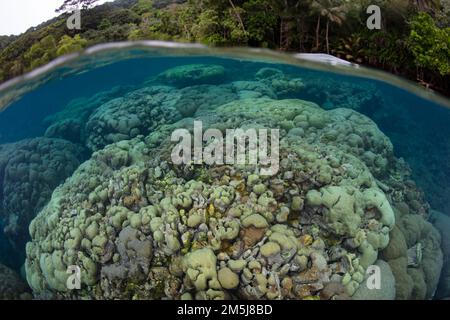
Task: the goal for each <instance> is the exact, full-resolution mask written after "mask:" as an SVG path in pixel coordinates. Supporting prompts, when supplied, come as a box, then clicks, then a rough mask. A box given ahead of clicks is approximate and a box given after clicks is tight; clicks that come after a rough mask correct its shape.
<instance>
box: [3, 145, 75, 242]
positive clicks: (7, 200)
mask: <svg viewBox="0 0 450 320" xmlns="http://www.w3.org/2000/svg"><path fill="white" fill-rule="evenodd" d="M82 159H83V150H82V149H81V148H80V147H78V146H76V145H74V144H72V143H70V142H68V141H65V140H60V139H49V138H35V139H29V140H23V141H20V142H16V143H11V144H5V145H0V217H1V218H2V219H4V221H5V228H4V232H5V234H6V236H7V237H8V238H9V239H11V240H14V241H13V243H14V244H15V245H16V246H17V247H19V248H20V247H22V246H24V245H25V242H26V241H27V238H28V234H27V233H28V232H27V231H28V230H27V226H28V224H29V223H30V221H31V220H32V219H33V218H34V217H35V215H36V214H37V213H38V212H39V211H40V210H41V209H42V207H44V206H45V204H46V203H47V201H48V200H50V197H51V194H52V192H53V190H54V189H55V188H56V187H57V186H58V185H59V184H60V183H62V182H63V181H64V179H66V178H67V177H68V176H70V175H71V174H72V173H73V172H74V171H75V169H76V168H77V167H78V166H79V164H80V161H81V160H82Z"/></svg>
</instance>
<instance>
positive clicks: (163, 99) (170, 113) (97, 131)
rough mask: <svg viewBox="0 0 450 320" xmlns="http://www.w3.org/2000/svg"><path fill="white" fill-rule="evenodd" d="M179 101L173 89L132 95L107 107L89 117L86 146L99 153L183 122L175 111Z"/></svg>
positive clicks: (104, 106)
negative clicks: (160, 126) (108, 146)
mask: <svg viewBox="0 0 450 320" xmlns="http://www.w3.org/2000/svg"><path fill="white" fill-rule="evenodd" d="M178 98H179V95H178V94H177V93H176V92H173V88H171V87H163V86H157V87H148V88H143V89H139V90H136V91H132V92H130V93H128V94H126V95H125V96H124V97H121V98H117V99H114V100H111V101H109V102H107V103H105V104H104V105H102V106H101V107H100V108H98V109H97V110H96V111H95V112H94V113H93V114H92V115H91V116H90V117H89V120H88V122H87V124H86V128H85V134H86V145H87V146H88V148H89V149H91V150H93V151H95V150H98V149H101V148H103V147H104V146H105V145H107V144H110V143H114V142H118V141H121V140H128V139H131V138H134V137H136V136H138V135H140V134H144V135H146V134H148V133H150V132H151V131H152V130H154V129H155V128H157V126H158V125H161V124H165V123H173V122H175V121H177V120H180V119H181V114H180V113H179V112H178V111H177V109H176V108H175V103H176V101H177V100H178Z"/></svg>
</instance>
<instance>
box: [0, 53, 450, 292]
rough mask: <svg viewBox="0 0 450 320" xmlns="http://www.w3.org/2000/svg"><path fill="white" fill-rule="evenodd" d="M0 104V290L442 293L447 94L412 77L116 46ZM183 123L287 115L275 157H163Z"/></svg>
mask: <svg viewBox="0 0 450 320" xmlns="http://www.w3.org/2000/svg"><path fill="white" fill-rule="evenodd" d="M11 98H14V99H13V100H11ZM0 102H3V103H4V109H3V111H2V112H1V113H0V219H1V220H0V225H1V226H2V232H1V233H0V264H1V265H2V266H4V267H2V268H1V269H0V270H4V269H6V268H9V269H11V270H14V271H15V272H17V275H16V277H15V278H13V279H14V281H16V282H18V283H22V286H17V285H14V283H12V281H13V280H11V278H10V280H9V281H10V282H11V283H9V284H5V285H4V286H3V287H2V286H0V298H2V297H3V298H6V299H9V298H29V297H30V294H29V293H31V294H32V295H33V296H34V297H35V298H38V299H39V298H45V299H47V298H55V299H68V298H89V299H113V298H119V299H132V298H138V299H162V298H169V299H180V298H190V299H191V298H193V299H213V298H224V299H230V298H239V299H249V298H250V299H349V298H353V299H432V298H435V299H440V298H444V297H448V294H449V293H450V291H449V290H450V287H449V286H448V285H449V284H450V282H449V281H450V278H449V277H450V265H449V264H448V262H447V261H448V256H449V254H450V249H449V245H450V238H449V236H448V229H449V228H450V217H449V215H450V202H449V200H448V199H450V183H449V181H450V164H449V163H450V162H449V161H448V160H449V155H450V138H449V137H450V127H449V125H448V124H449V123H450V109H449V108H448V105H450V102H449V101H448V100H446V98H442V97H439V96H438V95H434V94H431V93H429V92H426V91H425V90H423V89H420V88H418V87H416V86H415V85H413V84H411V83H407V82H403V81H402V80H399V79H396V78H393V77H391V76H388V75H385V74H382V73H375V72H372V71H370V70H366V69H363V68H356V67H354V66H333V65H330V64H325V63H318V64H314V63H308V62H305V61H302V60H298V59H294V58H292V57H289V56H284V55H277V54H274V53H269V52H255V51H248V52H246V51H245V50H236V51H232V50H226V51H223V52H220V50H215V51H212V50H206V49H202V48H188V49H176V48H169V49H168V48H163V49H162V48H150V49H143V48H139V49H137V48H122V49H115V50H111V51H108V50H107V51H101V52H93V53H92V52H91V54H86V55H83V56H80V57H78V58H77V57H75V58H73V59H69V60H67V61H65V62H64V63H63V64H60V65H57V66H55V67H53V68H51V69H49V70H48V71H47V72H42V73H40V74H37V75H36V76H35V77H33V78H29V79H22V80H19V81H18V82H17V83H13V84H11V85H9V86H6V87H4V88H3V89H2V91H1V92H0ZM7 102H10V103H7ZM194 119H195V120H197V121H202V123H203V129H204V130H206V129H208V128H209V129H219V130H220V131H221V132H222V133H223V134H224V135H226V130H227V129H238V128H244V129H257V130H259V129H262V128H266V129H269V130H274V129H279V130H280V131H279V132H280V150H279V164H280V168H279V170H278V171H277V172H276V174H274V175H272V176H263V175H261V174H260V173H258V172H259V171H258V168H259V167H260V165H259V164H257V165H255V164H251V163H247V164H245V165H236V164H228V165H226V164H212V165H207V164H204V163H203V164H195V165H194V164H192V163H190V164H185V165H181V166H179V165H175V164H174V163H173V162H171V158H170V153H171V150H173V147H174V146H175V142H171V141H170V137H171V134H172V133H173V132H174V131H175V130H176V129H180V128H186V129H188V130H189V131H193V120H194ZM272 140H273V137H272ZM272 140H271V141H270V143H269V144H270V145H273V143H274V141H272ZM27 243H28V244H27ZM373 265H375V266H377V267H378V270H379V271H380V273H381V276H382V281H381V288H380V289H376V290H368V289H367V286H366V284H365V283H366V277H367V276H366V272H367V270H368V269H370V268H371V266H373ZM71 266H72V267H73V266H75V267H77V268H78V270H79V271H80V272H81V283H80V290H71V289H70V288H69V287H70V286H69V287H68V281H69V282H70V281H71V280H70V279H69V278H68V277H69V274H68V273H67V270H68V268H70V267H71ZM2 272H3V271H2ZM19 274H21V275H20V276H19ZM1 276H2V275H1V274H0V277H1ZM24 282H27V283H28V286H29V287H28V288H26V287H24ZM5 283H7V282H6V281H5ZM13 287H17V288H20V290H19V289H17V290H16V291H20V292H14V290H11V288H13ZM24 292H27V293H26V294H25V293H24Z"/></svg>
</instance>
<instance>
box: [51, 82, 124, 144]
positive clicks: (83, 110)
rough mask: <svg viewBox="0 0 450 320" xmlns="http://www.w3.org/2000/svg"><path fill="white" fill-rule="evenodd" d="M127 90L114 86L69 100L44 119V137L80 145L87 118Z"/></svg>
mask: <svg viewBox="0 0 450 320" xmlns="http://www.w3.org/2000/svg"><path fill="white" fill-rule="evenodd" d="M129 90H131V87H130V86H116V87H113V88H112V89H110V90H107V91H102V92H99V93H96V94H95V95H93V96H91V97H86V98H85V97H83V98H77V99H74V100H71V101H70V102H69V103H68V104H67V105H66V106H65V107H64V108H63V109H62V110H60V111H58V112H56V113H54V114H52V115H50V116H48V117H46V118H45V119H44V124H45V125H46V126H47V130H46V132H45V136H46V137H47V138H60V139H65V140H69V141H71V142H73V143H77V144H79V143H81V142H82V139H83V134H84V125H85V123H86V121H87V120H88V118H89V116H90V115H91V114H92V113H93V112H94V111H95V110H96V109H98V108H99V107H100V106H102V105H103V104H105V103H106V102H108V101H110V100H113V99H115V98H118V97H120V96H123V95H124V94H125V93H126V92H128V91H129Z"/></svg>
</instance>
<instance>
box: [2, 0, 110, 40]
mask: <svg viewBox="0 0 450 320" xmlns="http://www.w3.org/2000/svg"><path fill="white" fill-rule="evenodd" d="M109 1H112V0H100V1H98V4H102V3H105V2H109ZM63 2H64V0H0V35H12V34H14V35H18V34H21V33H23V32H25V31H27V30H28V29H29V28H30V27H35V26H37V25H39V24H41V23H42V22H44V21H47V20H49V19H51V18H53V17H56V16H57V15H58V14H57V13H56V12H55V9H56V8H58V7H59V6H60V5H61V4H62V3H63Z"/></svg>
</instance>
